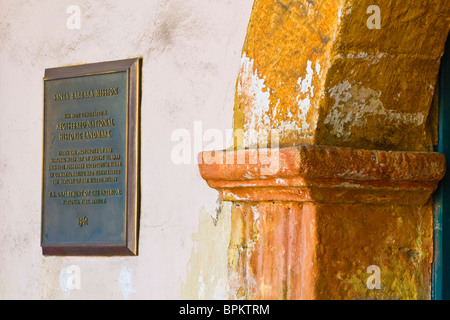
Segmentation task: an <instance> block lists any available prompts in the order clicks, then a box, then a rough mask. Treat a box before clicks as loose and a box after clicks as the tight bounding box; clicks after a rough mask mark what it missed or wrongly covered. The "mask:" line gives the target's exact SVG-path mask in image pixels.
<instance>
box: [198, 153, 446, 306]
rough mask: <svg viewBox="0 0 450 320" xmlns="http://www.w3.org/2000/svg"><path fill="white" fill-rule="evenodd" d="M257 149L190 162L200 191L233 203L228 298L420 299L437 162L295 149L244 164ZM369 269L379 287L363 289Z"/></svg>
mask: <svg viewBox="0 0 450 320" xmlns="http://www.w3.org/2000/svg"><path fill="white" fill-rule="evenodd" d="M261 152H266V150H247V151H244V150H242V151H235V152H234V151H229V152H222V153H221V152H205V153H203V154H202V158H201V159H200V160H201V163H202V164H201V165H200V172H201V174H202V176H203V178H204V179H205V180H206V181H207V183H208V185H209V186H210V187H212V188H215V189H217V190H218V191H219V194H220V198H221V200H223V201H232V202H233V209H232V230H231V240H230V247H229V271H230V285H231V287H232V291H233V298H247V299H366V298H385V299H407V298H409V299H427V298H429V297H430V285H431V262H432V248H433V226H432V222H433V215H432V204H431V202H430V195H431V194H432V193H433V191H434V190H435V188H436V186H437V184H438V182H439V180H440V179H441V178H442V177H443V175H444V172H445V169H444V168H445V159H444V157H443V156H442V155H440V154H436V153H423V152H422V153H420V152H386V151H369V150H357V149H350V148H339V147H326V146H305V145H303V146H298V147H292V148H282V149H280V150H270V151H269V152H270V159H271V162H270V164H268V163H267V162H266V163H265V164H264V161H258V162H257V163H254V164H251V162H252V161H251V159H252V158H253V159H258V160H259V159H260V156H259V153H261ZM264 156H266V155H264ZM211 159H214V161H215V162H216V163H215V164H214V163H212V162H213V161H211ZM220 159H222V161H219V160H220ZM230 159H234V160H235V161H236V160H238V159H245V162H241V163H238V162H236V163H235V164H232V163H230V162H231V161H230ZM275 161H277V162H278V163H279V166H278V165H277V166H275V165H274V162H275ZM227 163H229V164H227ZM370 266H375V267H376V268H379V271H380V280H381V282H380V286H381V287H379V289H376V288H375V289H374V290H370V289H369V288H370V286H368V285H367V282H368V280H369V282H370V283H374V284H376V283H375V282H376V281H371V280H370V279H369V278H370V277H371V276H372V274H371V273H370V274H369V273H367V270H368V268H369V267H370ZM369 271H370V270H369Z"/></svg>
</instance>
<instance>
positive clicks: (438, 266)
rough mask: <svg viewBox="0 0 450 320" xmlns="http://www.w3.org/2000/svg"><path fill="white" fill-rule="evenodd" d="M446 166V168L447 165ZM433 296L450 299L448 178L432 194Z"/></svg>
mask: <svg viewBox="0 0 450 320" xmlns="http://www.w3.org/2000/svg"><path fill="white" fill-rule="evenodd" d="M436 151H437V152H439V153H443V154H445V156H446V164H447V168H450V41H447V44H446V47H445V55H444V57H443V58H442V63H441V71H440V74H439V145H438V147H437V150H436ZM447 170H448V169H447ZM432 297H433V299H435V300H449V299H450V179H449V174H447V175H446V176H445V178H444V179H443V180H442V181H441V183H440V184H439V188H438V190H437V192H436V193H435V196H434V263H433V286H432Z"/></svg>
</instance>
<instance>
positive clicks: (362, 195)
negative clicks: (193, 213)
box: [199, 145, 445, 205]
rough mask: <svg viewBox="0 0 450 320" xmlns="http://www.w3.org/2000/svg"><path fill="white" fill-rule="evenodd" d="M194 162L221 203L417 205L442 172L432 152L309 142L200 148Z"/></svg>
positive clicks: (442, 164) (441, 164)
mask: <svg viewBox="0 0 450 320" xmlns="http://www.w3.org/2000/svg"><path fill="white" fill-rule="evenodd" d="M211 159H212V160H214V161H215V162H216V163H212V160H211ZM263 159H264V160H265V161H263ZM239 160H240V161H241V162H238V161H239ZM252 160H254V161H255V162H254V164H252ZM232 161H234V162H236V164H232ZM199 162H200V163H201V164H200V173H201V175H202V177H203V178H204V179H205V180H206V181H207V182H208V185H209V186H210V187H212V188H215V189H217V190H218V191H219V194H220V196H221V199H222V200H226V201H272V200H273V201H299V202H308V201H313V202H327V203H330V202H335V203H361V202H363V203H386V202H388V203H397V204H418V205H419V204H422V205H423V204H425V203H426V202H427V201H428V198H429V196H430V195H431V193H432V192H434V191H435V189H436V187H437V183H438V182H439V181H440V179H442V177H443V176H444V174H445V158H444V156H443V155H441V154H438V153H426V152H393V151H373V150H362V149H351V148H339V147H327V146H314V145H310V146H309V145H301V146H297V147H292V148H282V149H272V150H265V149H259V150H239V151H228V152H226V151H215V152H204V153H202V154H201V155H200V157H199ZM227 163H230V164H227Z"/></svg>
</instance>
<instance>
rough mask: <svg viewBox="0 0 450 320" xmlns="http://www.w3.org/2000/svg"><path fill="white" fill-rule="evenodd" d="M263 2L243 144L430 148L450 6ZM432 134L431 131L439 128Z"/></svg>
mask: <svg viewBox="0 0 450 320" xmlns="http://www.w3.org/2000/svg"><path fill="white" fill-rule="evenodd" d="M372 5H373V1H371V0H361V1H354V0H341V1H323V0H322V1H306V0H301V1H287V0H283V1H281V0H256V1H255V3H254V8H253V12H252V16H251V20H250V24H249V27H248V32H247V38H246V41H245V44H244V49H243V54H242V61H241V70H240V73H239V77H238V81H237V88H236V102H235V115H234V116H235V117H234V122H235V123H234V127H235V130H236V131H237V130H243V132H244V134H243V136H244V137H243V139H241V141H238V142H237V143H236V144H237V147H254V146H257V145H259V146H266V145H270V143H271V138H273V132H274V131H276V132H277V133H278V134H279V142H280V146H282V147H287V146H293V145H298V144H301V143H306V144H323V145H336V146H349V147H356V148H364V149H382V150H408V151H424V150H432V146H430V134H424V132H426V130H430V128H429V126H427V123H430V121H428V118H429V113H430V106H431V102H432V99H433V96H434V92H435V85H436V78H437V74H438V71H439V61H440V58H441V55H442V53H443V49H444V43H445V40H446V38H447V34H448V31H449V25H450V23H449V22H450V2H448V1H437V0H427V1H420V2H417V1H407V2H406V3H405V2H404V1H402V2H400V1H390V0H384V1H381V0H380V1H377V7H378V8H379V11H380V15H379V18H380V21H381V22H380V29H371V28H369V25H368V21H369V20H370V18H371V13H370V10H368V9H369V8H370V7H371V6H372ZM431 130H433V128H431Z"/></svg>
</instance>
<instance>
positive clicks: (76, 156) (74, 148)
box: [41, 59, 141, 256]
mask: <svg viewBox="0 0 450 320" xmlns="http://www.w3.org/2000/svg"><path fill="white" fill-rule="evenodd" d="M140 65H141V60H140V59H128V60H120V61H112V62H102V63H95V64H86V65H78V66H69V67H61V68H52V69H46V70H45V77H44V141H43V146H44V147H43V148H44V150H43V187H42V230H41V246H42V251H43V254H44V255H101V256H105V255H106V256H111V255H137V249H138V209H139V203H138V202H139V194H138V193H139V103H140V83H141V80H140V70H141V67H140Z"/></svg>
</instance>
